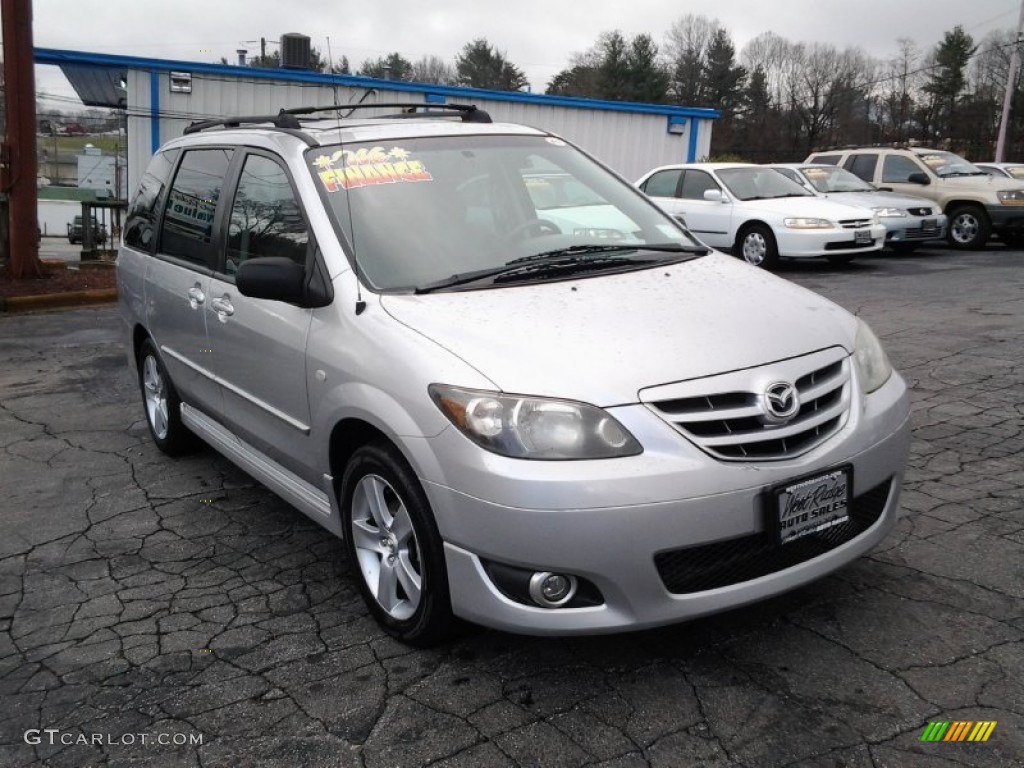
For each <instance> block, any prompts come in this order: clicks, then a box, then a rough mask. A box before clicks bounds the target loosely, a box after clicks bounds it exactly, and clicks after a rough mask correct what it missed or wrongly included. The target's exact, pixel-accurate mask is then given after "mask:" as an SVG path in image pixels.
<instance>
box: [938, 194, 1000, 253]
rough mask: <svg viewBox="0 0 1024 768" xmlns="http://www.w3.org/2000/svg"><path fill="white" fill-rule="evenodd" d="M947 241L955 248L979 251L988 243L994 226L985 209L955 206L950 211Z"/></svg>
mask: <svg viewBox="0 0 1024 768" xmlns="http://www.w3.org/2000/svg"><path fill="white" fill-rule="evenodd" d="M947 215H948V216H949V232H948V234H947V235H946V240H947V241H948V242H949V244H950V246H952V247H953V248H958V249H960V250H971V251H977V250H981V249H982V248H984V247H985V243H987V242H988V236H989V233H990V232H991V231H992V225H991V223H990V222H989V220H988V215H987V214H986V213H985V211H984V209H983V208H981V207H980V206H977V205H954V206H953V207H952V208H950V209H949V213H948V214H947Z"/></svg>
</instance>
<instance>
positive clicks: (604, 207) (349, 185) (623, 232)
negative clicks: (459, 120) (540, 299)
mask: <svg viewBox="0 0 1024 768" xmlns="http://www.w3.org/2000/svg"><path fill="white" fill-rule="evenodd" d="M306 157H307V160H308V162H309V166H310V170H311V172H312V174H313V178H314V181H315V183H316V184H317V186H318V187H319V189H320V191H321V194H322V197H323V199H324V201H325V202H326V204H327V208H328V210H329V211H330V213H331V215H332V217H333V219H334V221H335V224H336V226H337V227H338V228H339V231H340V232H341V233H342V234H343V235H344V237H345V239H346V240H347V242H348V243H349V244H350V245H351V246H352V247H353V248H354V250H355V253H356V256H357V258H358V267H359V273H360V277H361V278H362V279H363V280H365V281H366V282H367V283H368V284H369V285H370V286H371V287H372V288H373V289H375V290H379V291H384V292H397V291H414V290H420V291H425V290H438V289H441V290H444V289H448V288H450V287H455V286H460V287H465V288H475V287H488V286H489V285H492V284H507V283H508V282H511V281H512V280H513V279H514V280H517V281H527V280H544V279H564V278H565V277H567V276H572V277H578V276H580V275H581V274H583V273H586V274H599V273H600V272H602V271H608V270H623V269H638V268H645V267H648V266H653V265H656V264H664V263H666V262H668V261H678V260H680V259H681V258H692V257H693V256H695V255H700V254H703V253H705V252H706V251H707V249H706V248H705V247H704V246H702V245H701V244H699V243H697V242H696V241H694V240H693V239H692V238H691V237H690V236H689V235H688V234H687V233H686V232H685V231H684V230H683V229H682V228H681V227H680V226H679V225H678V224H677V223H676V222H675V221H674V220H673V219H671V218H670V217H668V216H667V215H666V214H664V213H662V212H661V211H660V210H659V209H658V208H656V207H655V206H654V205H653V204H652V203H650V202H649V201H647V200H646V199H645V198H644V197H643V196H642V195H641V194H640V193H639V192H637V191H636V190H635V189H633V188H632V187H630V186H629V185H628V184H626V183H625V182H623V181H622V180H621V179H619V178H617V177H616V176H615V175H614V174H612V173H610V172H609V171H607V170H606V169H605V168H603V167H601V166H600V165H599V164H597V163H595V162H594V161H593V160H591V159H590V158H588V157H587V156H586V155H584V154H583V153H581V152H580V151H578V150H577V149H575V148H574V147H572V146H571V145H569V144H567V143H566V142H564V141H562V140H561V139H557V138H554V137H551V136H509V135H480V136H465V135H461V136H429V137H417V138H407V139H397V140H389V141H387V142H379V143H373V144H367V143H351V144H349V143H346V144H344V145H341V144H337V145H330V146H322V147H314V148H312V149H310V150H308V151H307V155H306ZM645 246H646V248H645ZM559 270H562V272H559ZM556 273H557V274H556ZM477 276H479V277H481V278H485V279H484V280H483V281H482V282H480V281H477V280H476V279H475V278H476V277H477Z"/></svg>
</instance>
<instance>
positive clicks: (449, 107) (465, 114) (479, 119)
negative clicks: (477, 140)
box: [281, 102, 491, 123]
mask: <svg viewBox="0 0 1024 768" xmlns="http://www.w3.org/2000/svg"><path fill="white" fill-rule="evenodd" d="M357 109H401V110H403V111H402V112H400V113H398V114H396V115H383V116H382V117H383V118H384V119H387V120H392V119H395V118H407V117H419V116H421V115H422V114H436V113H437V112H445V111H448V112H454V113H456V114H458V115H459V116H460V117H461V118H462V122H464V123H489V122H491V116H490V115H489V114H487V113H486V112H484V111H483V110H482V109H480V108H479V107H477V105H476V104H426V103H423V102H390V103H384V104H331V105H329V106H326V107H295V108H293V109H282V110H281V114H282V115H312V114H314V113H316V112H342V111H344V112H348V113H351V112H353V111H355V110H357ZM422 110H429V112H423V111H422ZM345 117H348V115H347V114H346V115H345Z"/></svg>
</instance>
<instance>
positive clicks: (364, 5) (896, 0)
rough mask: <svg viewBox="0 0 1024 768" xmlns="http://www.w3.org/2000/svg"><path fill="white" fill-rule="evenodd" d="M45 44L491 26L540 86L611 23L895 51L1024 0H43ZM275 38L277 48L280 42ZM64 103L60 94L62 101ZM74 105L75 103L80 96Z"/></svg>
mask: <svg viewBox="0 0 1024 768" xmlns="http://www.w3.org/2000/svg"><path fill="white" fill-rule="evenodd" d="M33 5H34V22H35V23H34V35H35V45H36V46H38V47H45V48H64V49H70V50H78V51H92V52H102V53H116V54H122V55H127V56H145V57H152V58H161V59H180V60H185V61H205V62H216V61H219V60H220V57H221V56H224V57H226V58H227V59H228V61H231V62H234V61H236V60H237V54H236V53H235V50H236V49H237V48H248V49H249V51H250V52H255V53H258V52H259V43H258V40H259V38H260V37H265V38H267V39H268V40H277V39H278V38H279V37H280V36H281V34H282V33H285V32H301V33H303V34H306V35H309V37H310V38H311V39H312V44H313V45H314V46H315V47H318V48H320V49H321V51H322V52H323V54H324V55H325V56H326V55H327V48H328V45H327V39H328V38H330V48H331V51H332V53H333V56H334V59H335V61H337V60H340V58H341V56H342V55H345V56H348V59H349V62H350V63H351V66H352V67H353V71H355V69H356V68H358V66H359V65H360V64H361V63H362V62H363V61H364V60H365V59H371V58H372V59H375V58H377V57H378V56H384V55H387V54H388V53H391V52H392V51H398V52H399V53H401V54H402V55H403V56H405V58H407V59H409V60H412V61H415V60H416V59H418V58H420V57H422V56H425V55H430V54H435V55H438V56H441V57H442V58H444V59H446V60H448V61H453V60H454V58H455V56H456V55H457V54H458V52H459V51H460V49H461V48H462V46H463V45H465V44H466V43H467V42H469V41H471V40H473V39H475V38H479V37H484V38H487V40H488V41H489V42H490V43H491V44H492V45H494V46H495V47H496V48H498V49H499V50H502V51H504V52H505V53H506V55H507V56H508V58H509V60H510V61H512V63H514V64H515V65H517V66H518V67H519V68H520V69H522V70H523V71H524V72H525V73H526V76H527V78H528V79H529V80H530V83H531V85H532V87H533V90H534V91H537V92H541V93H542V92H543V91H544V89H545V87H546V85H547V83H548V81H549V80H550V79H551V78H552V76H553V75H554V74H555V73H556V72H558V71H559V70H561V69H563V68H565V67H566V66H567V65H568V62H569V59H570V57H571V56H572V54H574V53H578V52H582V51H585V50H586V49H588V48H590V47H591V46H592V45H593V44H594V42H595V41H596V39H597V37H598V35H600V34H601V33H602V32H607V31H611V30H615V29H618V30H620V31H621V32H623V34H625V35H626V36H627V37H632V36H634V35H637V34H640V33H647V34H649V35H651V36H652V37H653V38H654V41H655V42H656V43H658V44H659V45H660V44H661V43H662V42H663V40H664V36H665V32H666V31H667V30H668V28H669V27H670V26H671V25H672V23H673V22H674V21H676V20H678V19H679V18H681V17H682V16H684V15H685V14H687V13H692V14H698V15H704V16H706V17H708V18H710V19H717V20H718V21H720V22H721V23H722V24H723V25H724V26H725V27H726V29H727V30H728V31H729V32H730V33H731V35H732V39H733V41H734V42H735V44H736V48H737V54H739V53H740V51H742V48H743V46H744V44H746V43H747V42H748V41H749V40H750V39H751V38H753V37H756V36H757V35H759V34H760V33H762V32H765V31H768V30H771V31H773V32H775V33H776V34H779V35H781V36H783V37H785V38H787V39H789V40H791V41H793V42H822V43H831V44H832V45H835V46H837V47H839V48H844V47H847V46H860V47H861V48H862V49H864V50H865V51H866V52H867V53H869V54H871V55H873V56H877V57H880V58H888V57H889V56H891V55H893V54H894V53H895V51H896V39H897V38H900V37H908V38H910V39H912V40H914V41H915V42H916V43H917V44H918V46H920V48H921V49H922V50H928V49H930V48H931V47H932V46H934V45H935V44H936V43H937V42H939V41H940V40H941V39H942V36H943V33H944V32H946V31H948V30H950V29H952V28H953V27H954V26H955V25H957V24H962V25H963V26H964V28H965V29H966V30H967V31H968V32H969V33H970V34H971V35H973V36H974V38H975V39H976V40H980V39H981V38H983V37H984V36H985V34H987V33H988V32H990V31H992V30H1002V29H1012V28H1013V27H1014V26H1015V25H1016V23H1017V16H1018V13H1019V10H1020V2H1019V0H973V1H972V2H965V1H964V0H853V1H851V0H689V2H685V3H676V2H671V0H573V1H572V2H569V0H513V1H511V2H510V1H509V0H500V1H499V0H476V2H472V1H471V0H431V1H430V2H413V0H396V1H394V2H380V1H379V0H378V1H376V2H371V1H370V0H347V1H345V2H331V0H315V1H314V0H245V2H242V1H241V0H220V1H219V2H215V1H214V0H204V1H203V2H197V1H196V0H175V1H174V2H169V1H168V0H35V2H34V4H33ZM270 50H273V48H272V47H271V48H270ZM36 80H37V83H36V84H37V87H38V88H39V89H40V90H43V91H46V92H47V93H51V94H55V95H57V96H59V97H71V98H73V97H74V91H73V90H72V89H71V86H70V85H69V84H68V83H67V81H66V80H64V78H63V76H62V75H60V72H59V70H58V69H57V68H56V67H50V66H45V67H37V68H36ZM55 106H56V105H55ZM71 106H72V105H68V107H66V108H70V107H71Z"/></svg>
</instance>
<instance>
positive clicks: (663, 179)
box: [643, 169, 683, 197]
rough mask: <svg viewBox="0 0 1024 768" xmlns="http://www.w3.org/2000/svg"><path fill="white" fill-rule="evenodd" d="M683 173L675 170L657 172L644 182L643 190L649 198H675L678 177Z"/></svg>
mask: <svg viewBox="0 0 1024 768" xmlns="http://www.w3.org/2000/svg"><path fill="white" fill-rule="evenodd" d="M682 175H683V172H682V171H680V170H678V169H676V170H671V171H658V172H657V173H656V174H654V175H653V176H651V178H649V179H648V180H647V181H645V182H644V185H643V190H644V192H646V193H647V194H648V195H650V196H651V197H675V196H676V189H677V188H678V187H679V177H680V176H682Z"/></svg>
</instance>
